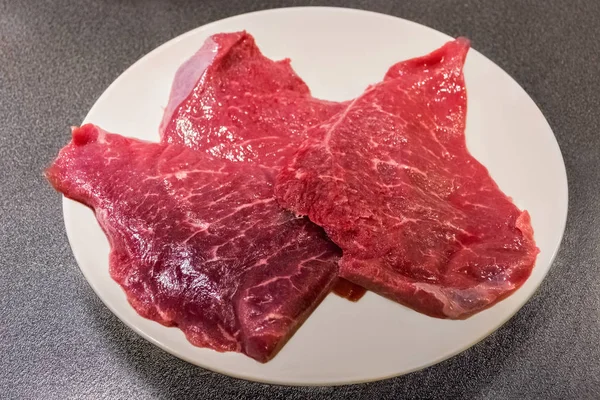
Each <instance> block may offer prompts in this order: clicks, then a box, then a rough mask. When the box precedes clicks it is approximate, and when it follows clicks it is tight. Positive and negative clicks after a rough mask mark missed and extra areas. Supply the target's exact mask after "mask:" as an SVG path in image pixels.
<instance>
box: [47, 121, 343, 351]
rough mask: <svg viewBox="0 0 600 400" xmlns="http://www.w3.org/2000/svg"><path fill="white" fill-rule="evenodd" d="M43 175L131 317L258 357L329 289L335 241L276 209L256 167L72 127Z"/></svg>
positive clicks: (199, 343)
mask: <svg viewBox="0 0 600 400" xmlns="http://www.w3.org/2000/svg"><path fill="white" fill-rule="evenodd" d="M72 136H73V137H72V141H71V143H70V144H68V145H67V146H66V147H64V148H63V149H62V150H61V151H60V153H59V155H58V157H57V159H56V160H55V161H54V163H53V164H52V165H51V166H50V167H49V168H48V170H47V171H46V175H47V178H48V179H49V181H50V182H51V183H52V185H53V186H54V187H55V188H56V189H57V190H58V191H60V192H62V193H63V194H64V195H65V196H67V197H69V198H71V199H73V200H76V201H79V202H81V203H83V204H85V205H87V206H89V207H90V208H92V209H93V210H94V211H95V214H96V217H97V219H98V222H99V223H100V226H101V227H102V229H103V231H104V232H105V234H106V236H107V238H108V241H109V243H110V247H111V250H110V259H109V265H110V275H111V276H112V278H113V279H114V280H115V281H116V282H118V283H119V284H120V285H121V286H122V287H123V289H124V291H125V293H126V294H127V297H128V300H129V302H130V303H131V305H132V306H133V307H134V308H135V310H136V311H137V312H138V313H139V314H140V315H142V316H144V317H146V318H149V319H152V320H155V321H158V322H160V323H161V324H163V325H167V326H178V327H179V328H180V329H181V330H182V331H183V332H184V333H185V335H186V336H187V338H188V340H189V341H190V342H191V343H192V344H194V345H196V346H201V347H209V348H212V349H215V350H218V351H240V352H243V353H245V354H247V355H248V356H250V357H252V358H254V359H256V360H258V361H261V362H265V361H268V360H269V359H270V358H272V357H273V356H274V355H275V354H276V352H277V351H278V350H279V349H280V348H281V346H283V344H285V342H286V341H287V340H288V338H289V337H290V336H291V335H292V334H293V333H294V331H295V330H296V329H297V328H298V326H300V325H301V324H302V322H303V321H304V320H305V319H306V318H307V317H308V315H309V314H310V313H311V312H312V310H313V309H314V308H315V307H316V306H317V305H318V304H319V302H320V301H321V300H322V299H323V298H324V297H325V295H326V294H327V293H329V292H330V290H331V288H332V286H333V284H334V283H335V281H336V280H337V273H338V265H337V262H338V259H339V255H340V253H339V249H338V247H337V246H335V245H334V244H333V243H332V242H331V241H329V240H327V239H326V237H325V234H324V232H323V231H322V229H321V228H319V227H318V226H316V225H315V224H312V223H310V222H309V221H307V220H306V219H305V218H299V217H296V216H294V215H293V214H292V213H289V212H285V211H283V212H282V211H281V208H280V206H279V205H278V204H277V202H276V201H275V199H274V198H273V193H272V188H271V187H272V185H273V182H272V181H271V179H272V177H271V176H269V175H268V174H265V171H264V169H262V168H258V167H254V166H252V165H244V166H243V168H240V167H239V165H237V164H234V163H231V162H225V161H224V160H221V159H215V158H214V157H211V156H210V155H208V154H205V153H202V152H197V151H192V150H190V149H188V148H186V147H183V146H177V145H166V144H158V143H147V142H142V141H139V140H135V139H128V138H124V137H122V136H119V135H114V134H110V133H106V132H104V131H102V130H101V129H100V128H97V127H95V126H93V125H84V126H83V127H81V128H76V129H74V130H73V133H72Z"/></svg>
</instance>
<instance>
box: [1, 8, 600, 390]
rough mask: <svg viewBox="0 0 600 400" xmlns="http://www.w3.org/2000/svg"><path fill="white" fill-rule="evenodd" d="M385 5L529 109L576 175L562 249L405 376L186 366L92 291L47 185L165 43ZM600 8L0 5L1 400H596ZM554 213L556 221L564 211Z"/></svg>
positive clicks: (599, 359)
mask: <svg viewBox="0 0 600 400" xmlns="http://www.w3.org/2000/svg"><path fill="white" fill-rule="evenodd" d="M299 3H304V4H305V5H337V6H347V7H356V8H364V9H371V10H374V11H379V12H383V13H388V14H392V15H396V16H399V17H403V18H406V19H409V20H413V21H416V22H419V23H421V24H424V25H428V26H430V27H432V28H435V29H437V30H440V31H442V32H445V33H447V34H449V35H453V36H457V35H465V36H468V37H470V38H471V39H472V41H473V46H474V47H475V48H476V49H477V50H479V51H481V52H482V53H483V54H485V55H486V56H488V57H489V58H490V59H491V60H493V61H494V62H496V63H497V64H499V65H500V66H501V67H502V68H504V69H505V70H506V71H507V72H508V73H509V74H510V75H511V76H513V77H514V78H515V79H516V80H517V81H518V82H519V83H520V84H521V85H522V86H523V87H524V88H525V90H526V91H527V92H528V93H529V94H530V95H531V96H532V97H533V99H534V100H535V101H536V103H537V104H538V105H539V107H540V108H541V109H542V111H543V113H544V114H545V116H546V118H547V119H548V121H549V123H550V125H551V126H552V128H553V130H554V132H555V134H556V136H557V139H558V142H559V144H560V147H561V150H562V152H563V156H564V158H565V163H566V166H567V173H568V178H569V198H570V206H569V219H568V223H567V230H566V232H565V237H564V240H563V244H562V247H561V250H560V252H559V254H558V257H557V258H556V261H555V262H554V265H553V267H552V269H551V271H550V273H549V275H548V277H547V279H546V280H545V281H544V283H543V284H542V286H541V288H540V289H539V291H538V292H537V294H536V295H535V296H534V297H533V298H532V299H531V300H530V301H529V302H528V303H527V304H526V305H525V307H523V309H522V310H521V311H520V312H519V313H518V314H517V315H516V316H515V317H514V318H512V320H510V321H509V322H508V323H507V324H506V325H505V326H503V327H502V328H501V329H500V330H498V331H497V332H496V333H494V334H492V335H491V336H490V337H489V338H487V339H486V340H484V341H483V342H482V343H480V344H478V345H476V346H475V347H473V348H471V349H470V350H468V351H466V352H464V353H462V354H460V355H459V356H456V357H454V358H452V359H450V360H448V361H445V362H443V363H441V364H438V365H436V366H434V367H431V368H428V369H426V370H423V371H421V372H417V373H413V374H410V375H408V376H404V377H400V378H395V379H390V380H386V381H382V382H376V383H371V384H364V385H356V386H345V387H334V388H292V387H280V386H269V385H264V384H258V383H250V382H245V381H241V380H236V379H232V378H229V377H226V376H223V375H219V374H216V373H212V372H209V371H205V370H202V369H200V368H197V367H195V366H193V365H191V364H187V363H186V362H184V361H181V360H179V359H177V358H175V357H173V356H171V355H169V354H167V353H165V352H163V351H162V350H160V349H158V348H157V347H155V346H153V345H152V344H150V343H149V342H147V341H145V340H144V339H142V338H141V337H139V336H137V335H136V334H135V333H133V332H132V331H131V330H129V328H127V327H126V326H125V325H124V324H123V323H121V322H120V321H119V320H118V319H117V318H116V317H115V316H113V315H112V314H111V313H110V311H109V310H108V309H107V308H106V307H104V305H103V304H102V302H101V301H100V299H99V298H98V297H96V295H95V294H94V293H93V291H92V289H91V288H90V286H89V285H88V284H87V282H86V281H85V279H84V278H83V276H82V274H81V272H80V271H79V268H78V267H77V265H76V263H75V260H74V258H73V256H72V253H71V250H70V248H69V245H68V243H67V238H66V235H65V230H64V226H63V221H62V211H61V200H60V196H59V195H58V194H57V193H55V192H54V191H53V190H51V188H50V186H49V185H48V184H47V183H46V182H45V180H44V178H43V176H42V170H43V168H44V167H45V166H46V165H47V164H48V163H49V162H50V160H51V159H52V157H53V156H54V155H55V154H56V153H57V151H58V149H59V148H60V147H61V146H63V145H64V144H65V134H64V132H65V129H67V128H68V127H69V126H70V125H73V124H78V123H79V122H80V121H81V120H82V119H83V117H84V116H85V115H86V113H87V111H88V110H89V109H90V107H91V106H92V104H93V103H94V102H95V100H96V99H97V98H98V96H99V95H100V94H101V93H102V92H103V91H104V90H105V89H106V87H107V86H108V85H109V84H110V83H111V82H112V81H113V80H114V79H115V78H116V77H117V76H118V75H119V74H120V73H121V72H122V71H123V70H124V69H125V68H127V67H128V66H129V65H130V64H132V63H133V62H134V61H136V60H137V59H138V58H140V57H141V56H142V55H144V54H145V53H147V52H148V51H150V50H152V49H153V48H155V47H156V46H158V45H160V44H162V43H164V42H166V41H167V40H169V39H171V38H173V37H175V36H177V35H179V34H181V33H183V32H186V31H188V30H190V29H192V28H195V27H198V26H200V25H203V24H206V23H208V22H211V21H215V20H218V19H221V18H224V17H228V16H231V15H235V14H240V13H244V12H248V11H254V10H259V9H265V8H274V7H283V6H290V5H299ZM598 21H600V2H598V1H596V0H578V1H566V0H565V1H557V0H553V1H541V0H540V1H532V0H529V1H509V0H504V1H498V0H486V1H481V0H460V1H458V0H445V1H442V0H439V1H437V0H421V1H398V2H395V1H380V0H374V1H352V0H347V1H330V2H318V1H312V2H309V1H306V2H293V1H267V0H263V1H228V2H225V1H223V2H222V1H216V0H215V1H182V0H181V1H161V0H148V1H130V2H120V1H115V0H113V1H111V0H103V1H89V0H88V1H83V0H81V1H75V0H74V1H67V0H60V1H58V0H57V1H33V0H31V1H18V2H17V1H9V0H0V204H1V207H0V244H1V246H0V398H2V399H4V398H7V399H13V398H14V399H16V398H22V399H38V398H39V399H42V398H43V399H67V398H93V399H99V398H106V399H121V398H122V399H129V398H136V399H142V398H199V399H229V398H233V399H246V398H250V397H251V396H255V397H256V398H275V399H300V398H311V399H349V398H352V399H354V398H357V399H362V398H364V399H396V398H439V399H450V398H468V399H473V398H476V399H525V398H531V399H540V398H555V399H567V398H578V399H588V398H589V399H592V398H600V165H599V161H600V132H599V130H600V116H599V114H600V112H599V110H600V97H599V95H598V93H599V91H600V63H599V62H598V57H600V41H599V40H598V36H599V35H600V23H599V22H598ZM550 217H551V216H550Z"/></svg>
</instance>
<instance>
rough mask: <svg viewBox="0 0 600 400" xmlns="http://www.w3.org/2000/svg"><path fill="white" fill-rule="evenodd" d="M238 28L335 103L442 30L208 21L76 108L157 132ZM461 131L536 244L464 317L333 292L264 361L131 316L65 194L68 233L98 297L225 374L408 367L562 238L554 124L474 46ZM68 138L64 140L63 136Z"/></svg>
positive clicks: (491, 314) (387, 22) (316, 14)
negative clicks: (184, 68) (179, 90)
mask: <svg viewBox="0 0 600 400" xmlns="http://www.w3.org/2000/svg"><path fill="white" fill-rule="evenodd" d="M243 29H246V30H247V31H249V32H250V33H251V34H253V35H254V36H255V38H256V40H257V43H258V45H259V46H260V48H261V49H262V50H263V52H264V53H265V55H267V56H268V57H271V58H274V59H280V58H284V57H291V59H292V64H293V67H294V68H295V70H296V71H297V72H298V74H299V75H300V76H301V77H302V78H303V79H304V80H306V82H307V83H308V85H309V86H310V87H311V89H312V90H313V93H314V95H315V96H317V97H322V98H326V99H331V100H345V99H349V98H351V97H354V96H356V95H358V94H360V93H361V92H362V91H363V89H364V88H365V87H366V86H367V85H368V84H370V83H374V82H377V81H378V80H380V79H381V78H382V77H383V74H384V72H385V71H386V69H387V68H388V67H389V66H390V65H392V64H393V63H395V62H397V61H400V60H403V59H406V58H409V57H415V56H419V55H423V54H426V53H428V52H430V51H431V50H433V49H435V48H437V47H438V46H440V45H442V44H443V43H444V42H445V41H447V40H449V39H450V38H449V37H448V36H446V35H444V34H442V33H439V32H437V31H434V30H432V29H430V28H427V27H424V26H421V25H418V24H416V23H413V22H409V21H406V20H402V19H399V18H394V17H390V16H386V15H381V14H375V13H371V12H365V11H358V10H349V9H335V8H291V9H279V10H269V11H262V12H256V13H252V14H246V15H240V16H236V17H233V18H228V19H225V20H222V21H218V22H214V23H211V24H209V25H206V26H203V27H201V28H198V29H195V30H193V31H191V32H188V33H186V34H184V35H182V36H180V37H178V38H176V39H173V40H171V41H170V42H168V43H166V44H164V45H163V46H161V47H159V48H158V49H156V50H154V51H153V52H151V53H150V54H148V55H147V56H145V57H143V58H142V59H141V60H140V61H138V62H137V63H135V64H134V65H133V66H132V67H131V68H129V69H128V70H127V71H126V72H125V73H123V74H122V75H121V76H120V77H119V78H118V79H117V80H116V81H115V82H114V83H113V84H112V85H111V86H110V87H109V88H108V89H107V90H106V92H104V94H103V95H102V96H101V97H100V98H99V99H98V101H97V102H96V104H95V105H94V106H93V107H92V109H91V110H90V112H89V114H88V115H87V117H86V119H85V120H86V122H93V123H95V124H98V125H100V126H101V127H103V128H104V129H107V130H108V131H112V132H118V133H121V134H123V135H126V136H133V137H139V138H142V139H149V140H158V133H157V132H158V125H159V122H160V119H161V116H162V111H163V107H164V106H165V105H166V103H167V98H168V94H169V89H170V86H171V82H172V80H173V77H174V74H175V71H176V69H177V68H178V67H179V65H180V64H181V63H182V62H183V61H184V60H186V59H187V58H188V57H190V56H191V55H192V54H193V53H194V52H195V51H196V50H197V49H198V48H199V47H200V46H201V45H202V43H203V41H204V39H205V38H206V37H208V36H209V35H211V34H213V33H217V32H227V31H236V30H243ZM465 77H466V82H467V90H468V119H467V126H468V127H467V142H468V146H469V149H470V150H471V152H472V154H473V155H474V156H475V157H476V158H477V159H479V160H480V161H481V162H482V163H483V164H484V165H485V166H487V167H488V168H489V170H490V173H491V174H492V176H493V177H494V179H495V180H496V182H498V184H499V185H500V187H501V188H502V190H504V191H505V192H506V193H507V194H508V195H509V196H512V197H513V198H514V200H515V202H516V204H517V205H518V206H519V207H521V208H524V209H527V210H529V212H530V213H531V218H532V224H533V227H534V229H535V238H536V240H537V244H538V246H539V248H540V249H541V253H540V254H539V257H538V259H537V265H536V267H535V269H534V270H533V274H532V275H531V277H530V278H529V280H528V281H527V282H526V283H525V285H524V286H523V287H522V288H521V289H519V290H518V291H517V292H516V293H514V294H513V295H512V296H511V297H509V298H508V299H506V300H504V301H502V302H501V303H499V304H497V305H496V306H494V307H492V308H490V309H488V310H486V311H483V312H481V313H479V314H477V315H475V316H473V317H471V318H469V319H468V320H466V321H448V320H439V319H434V318H430V317H427V316H425V315H422V314H418V313H416V312H414V311H411V310H410V309H408V308H405V307H403V306H401V305H398V304H396V303H393V302H391V301H388V300H386V299H384V298H382V297H379V296H377V295H375V294H373V293H368V294H367V295H366V296H365V297H364V298H363V299H362V300H361V301H360V302H358V303H357V304H352V303H350V302H348V301H345V300H342V299H340V298H338V297H336V296H334V295H330V296H329V297H327V299H326V300H325V301H324V302H323V303H322V305H321V306H320V307H318V309H317V310H316V311H315V312H314V313H313V314H312V315H311V316H310V318H309V319H308V320H307V321H306V323H305V324H304V325H303V326H302V327H301V328H300V329H299V330H298V332H297V333H296V335H295V336H294V337H293V338H292V339H291V340H290V341H289V343H288V344H287V345H286V346H285V347H284V348H283V350H282V351H281V352H280V353H279V355H277V356H276V357H275V358H274V359H273V360H272V361H271V362H269V363H267V364H259V363H258V362H255V361H254V360H252V359H250V358H248V357H246V356H243V355H241V354H236V353H217V352H215V351H212V350H207V349H200V348H196V347H194V346H192V345H190V344H189V343H188V342H187V341H186V340H185V338H184V336H183V334H182V333H181V332H180V331H179V330H177V329H175V328H166V327H163V326H161V325H159V324H158V323H155V322H152V321H149V320H146V319H144V318H142V317H140V316H138V315H137V314H136V313H135V311H134V310H133V309H132V308H131V307H130V306H129V304H128V303H127V301H126V299H125V295H124V294H123V292H122V290H121V288H120V287H119V286H118V285H117V284H116V283H115V282H113V281H112V280H111V278H110V277H109V274H108V252H109V247H108V243H107V240H106V238H105V237H104V234H103V233H102V231H101V230H100V228H99V226H98V224H97V222H96V220H95V218H94V216H93V214H92V212H91V211H90V210H88V209H87V208H86V207H84V206H82V205H80V204H78V203H75V202H73V201H70V200H65V201H64V214H65V223H66V228H67V233H68V237H69V241H70V243H71V247H72V249H73V252H74V254H75V258H76V259H77V262H78V263H79V266H80V267H81V270H82V272H83V274H84V275H85V277H86V279H87V280H88V281H89V283H90V285H91V286H92V287H93V289H94V290H95V291H96V293H97V294H98V296H100V298H101V299H102V301H104V303H105V304H106V305H107V306H108V308H109V309H110V310H111V311H112V312H113V313H115V314H116V315H117V316H118V317H119V318H120V319H121V320H122V321H123V322H125V323H126V324H127V325H128V326H129V327H131V328H132V329H133V330H134V331H136V332H137V333H138V334H140V335H142V336H143V337H145V338H146V339H148V340H149V341H151V342H152V343H154V344H156V345H158V346H160V347H161V348H163V349H165V350H166V351H168V352H170V353H172V354H174V355H176V356H177V357H180V358H182V359H184V360H187V361H189V362H191V363H194V364H197V365H200V366H202V367H204V368H208V369H211V370H214V371H218V372H221V373H224V374H227V375H232V376H235V377H240V378H245V379H250V380H256V381H262V382H269V383H278V384H292V385H333V384H346V383H356V382H364V381H371V380H377V379H382V378H387V377H392V376H396V375H400V374H405V373H408V372H411V371H415V370H417V369H420V368H423V367H426V366H429V365H432V364H435V363H437V362H440V361H442V360H444V359H446V358H448V357H450V356H452V355H455V354H457V353H459V352H460V351H463V350H465V349H467V348H468V347H470V346H472V345H473V344H475V343H477V342H478V341H480V340H481V339H483V338H484V337H486V336H487V335H489V334H490V333H491V332H493V331H494V330H495V329H497V328H498V327H500V325H502V324H503V323H504V322H506V321H507V320H508V319H509V318H510V317H511V316H512V315H513V314H514V313H515V312H516V311H517V310H519V308H521V307H522V306H523V304H524V303H525V302H526V301H527V300H528V299H529V297H530V296H531V295H532V294H533V293H534V291H535V290H536V288H537V287H538V286H539V284H540V283H541V281H542V279H543V278H544V276H545V275H546V273H547V272H548V269H549V268H550V265H551V263H552V260H553V258H554V256H555V254H556V251H557V249H558V247H559V244H560V241H561V238H562V233H563V230H564V227H565V222H566V216H567V179H566V173H565V167H564V163H563V160H562V156H561V153H560V150H559V148H558V145H557V143H556V140H555V138H554V135H553V134H552V130H551V129H550V127H549V126H548V123H547V122H546V120H545V119H544V117H543V115H542V113H541V112H540V110H539V109H538V108H537V107H536V105H535V104H534V102H533V101H532V100H531V99H530V98H529V96H528V95H527V94H526V93H525V91H524V90H523V89H522V88H521V87H520V86H519V85H518V84H517V83H516V82H515V81H514V80H512V79H511V78H510V77H509V76H508V75H507V74H506V73H505V72H503V71H502V70H501V69H500V68H499V67H498V66H496V65H495V64H494V63H493V62H491V61H490V60H488V59H487V58H485V57H484V56H483V55H481V54H480V53H478V52H477V51H475V50H471V51H470V52H469V56H468V58H467V63H466V66H465ZM66 139H67V138H66V137H65V141H66Z"/></svg>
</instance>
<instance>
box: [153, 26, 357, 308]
mask: <svg viewBox="0 0 600 400" xmlns="http://www.w3.org/2000/svg"><path fill="white" fill-rule="evenodd" d="M344 107H345V104H344V103H336V102H330V101H324V100H319V99H315V98H314V97H312V96H311V94H310V90H309V88H308V86H306V84H305V83H304V81H302V79H300V77H298V75H296V73H295V72H294V70H293V69H292V67H291V65H290V60H289V59H285V60H282V61H273V60H270V59H269V58H267V57H265V56H264V55H263V54H262V53H261V52H260V50H259V49H258V47H257V46H256V43H255V41H254V38H253V37H252V36H251V35H250V34H248V33H246V32H235V33H221V34H216V35H213V36H211V37H209V38H208V39H207V40H206V42H205V43H204V45H203V46H202V48H201V49H200V50H199V51H198V52H197V53H196V54H195V55H194V56H192V57H191V58H190V59H189V60H188V61H186V62H185V63H184V64H183V65H182V66H181V67H180V68H179V70H178V71H177V73H176V75H175V80H174V82H173V86H172V89H171V95H170V98H169V102H168V105H167V107H166V108H165V113H164V116H163V120H162V123H161V126H160V136H161V140H162V142H164V143H170V144H181V145H185V146H187V147H189V148H191V149H193V150H197V151H203V152H206V153H208V154H210V155H212V156H214V157H218V158H223V159H225V160H229V161H231V162H236V163H245V164H253V165H257V166H260V167H262V168H264V169H265V170H266V172H265V173H267V174H273V175H276V174H277V173H279V171H280V170H281V167H282V165H284V164H285V163H286V162H287V161H288V159H289V157H290V156H291V155H293V153H294V152H295V151H296V150H297V148H298V146H299V145H300V143H302V141H303V140H304V139H305V138H306V131H307V129H308V128H310V127H312V126H315V125H317V124H319V123H321V122H323V121H325V120H327V119H329V118H331V117H332V116H333V115H334V114H336V113H337V112H340V111H341V110H343V109H344ZM277 212H283V211H277ZM334 292H335V293H336V294H338V295H340V296H342V297H345V298H348V299H349V300H352V301H356V300H358V299H360V298H361V297H362V296H363V295H364V293H365V289H363V288H361V287H359V286H357V285H354V284H351V283H350V282H347V281H345V280H343V279H341V281H340V282H339V284H337V285H336V286H335V287H334Z"/></svg>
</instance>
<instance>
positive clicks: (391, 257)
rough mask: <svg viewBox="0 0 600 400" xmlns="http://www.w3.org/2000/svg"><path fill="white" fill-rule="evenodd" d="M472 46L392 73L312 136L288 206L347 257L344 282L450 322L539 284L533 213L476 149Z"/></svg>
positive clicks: (460, 45) (282, 183)
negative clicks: (470, 110) (470, 113)
mask: <svg viewBox="0 0 600 400" xmlns="http://www.w3.org/2000/svg"><path fill="white" fill-rule="evenodd" d="M468 49H469V42H468V41H467V40H466V39H457V40H455V41H452V42H449V43H447V44H446V45H444V46H443V47H441V48H440V49H438V50H436V51H434V52H432V53H431V54H429V55H427V56H424V57H421V58H416V59H412V60H408V61H405V62H402V63H399V64H396V65H395V66H392V67H391V68H390V69H389V71H388V73H387V75H386V76H385V79H384V81H383V82H381V83H379V84H376V85H373V86H371V87H369V88H368V89H367V90H366V91H365V92H364V93H363V94H362V95H361V96H359V97H358V98H356V99H355V100H353V101H352V102H351V104H349V105H348V106H347V108H346V109H345V110H344V111H343V112H341V113H339V114H337V115H335V116H333V117H332V118H331V119H330V120H328V121H327V122H325V123H322V124H320V125H319V126H317V127H315V128H314V129H312V130H311V131H310V132H308V136H307V139H305V141H304V143H303V144H302V147H301V148H300V150H298V152H297V153H296V154H295V156H294V157H293V158H292V160H291V161H290V163H289V165H288V166H287V167H286V168H285V169H284V170H283V172H282V173H281V174H280V176H279V178H278V181H277V186H276V189H275V191H276V195H277V197H278V199H279V201H280V203H281V204H282V205H283V206H284V207H286V208H289V209H290V210H292V211H294V212H295V213H298V214H300V215H308V216H309V218H310V219H311V220H312V221H313V222H315V223H317V224H318V225H320V226H322V227H323V228H325V231H326V232H327V234H328V235H329V237H330V238H331V239H332V240H333V241H334V242H335V243H337V244H338V245H339V246H340V247H341V248H342V250H343V257H342V260H341V262H340V274H341V276H342V277H344V278H346V279H348V280H350V281H351V282H354V283H357V284H359V285H361V286H363V287H365V288H367V289H370V290H372V291H374V292H376V293H379V294H381V295H383V296H386V297H388V298H390V299H393V300H395V301H398V302H400V303H402V304H405V305H407V306H409V307H411V308H413V309H415V310H417V311H419V312H422V313H425V314H428V315H431V316H435V317H442V318H465V317H468V316H470V315H472V314H473V313H476V312H478V311H481V310H482V309H484V308H486V307H489V306H490V305H492V304H494V303H496V302H497V301H499V300H501V299H503V298H505V297H506V296H508V295H509V294H510V293H512V292H513V291H514V290H516V289H517V288H518V287H520V286H521V285H522V284H523V282H524V281H525V280H526V279H527V278H528V277H529V275H530V273H531V270H532V268H533V266H534V263H535V259H536V255H537V253H538V249H537V248H536V246H535V242H534V239H533V230H532V227H531V224H530V219H529V214H528V213H527V212H521V211H520V210H519V209H518V208H517V207H516V206H515V205H514V204H513V203H512V201H511V199H510V198H509V197H507V196H506V195H505V194H503V193H502V192H501V191H500V189H499V188H498V186H497V185H496V183H495V182H494V181H493V180H492V178H491V177H490V175H489V173H488V171H487V170H486V168H485V167H484V166H483V165H481V164H480V163H479V162H478V161H477V160H476V159H475V158H473V157H472V156H471V155H470V153H469V151H468V150H467V147H466V141H465V119H466V112H467V103H466V90H465V83H464V78H463V73H462V69H463V64H464V61H465V58H466V55H467V51H468Z"/></svg>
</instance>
